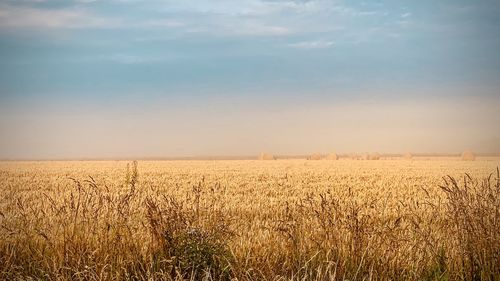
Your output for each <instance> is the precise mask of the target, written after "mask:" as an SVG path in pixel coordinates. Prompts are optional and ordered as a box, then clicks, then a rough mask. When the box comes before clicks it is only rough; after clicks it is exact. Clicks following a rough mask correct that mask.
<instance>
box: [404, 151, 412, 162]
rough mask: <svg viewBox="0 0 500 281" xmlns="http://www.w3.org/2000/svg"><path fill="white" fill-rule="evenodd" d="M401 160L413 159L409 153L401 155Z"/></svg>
mask: <svg viewBox="0 0 500 281" xmlns="http://www.w3.org/2000/svg"><path fill="white" fill-rule="evenodd" d="M402 157H403V159H406V160H411V159H412V158H413V155H412V154H411V153H409V152H406V153H405V154H403V155H402Z"/></svg>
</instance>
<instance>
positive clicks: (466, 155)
mask: <svg viewBox="0 0 500 281" xmlns="http://www.w3.org/2000/svg"><path fill="white" fill-rule="evenodd" d="M462 160H463V161H474V160H476V155H475V154H474V153H473V152H472V151H469V150H466V151H464V152H463V153H462Z"/></svg>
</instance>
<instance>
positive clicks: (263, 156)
mask: <svg viewBox="0 0 500 281" xmlns="http://www.w3.org/2000/svg"><path fill="white" fill-rule="evenodd" d="M259 160H276V157H274V155H272V154H269V153H264V152H262V153H261V154H260V155H259Z"/></svg>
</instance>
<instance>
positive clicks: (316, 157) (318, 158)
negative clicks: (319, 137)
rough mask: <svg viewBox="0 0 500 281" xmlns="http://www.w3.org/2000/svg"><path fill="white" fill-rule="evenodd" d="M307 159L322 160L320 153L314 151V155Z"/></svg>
mask: <svg viewBox="0 0 500 281" xmlns="http://www.w3.org/2000/svg"><path fill="white" fill-rule="evenodd" d="M307 160H321V155H320V154H318V153H314V154H313V155H311V156H309V157H308V158H307Z"/></svg>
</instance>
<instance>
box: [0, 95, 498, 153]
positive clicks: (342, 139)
mask: <svg viewBox="0 0 500 281" xmlns="http://www.w3.org/2000/svg"><path fill="white" fill-rule="evenodd" d="M498 105H499V103H498V100H497V99H488V100H485V99H473V98H467V99H460V100H456V99H450V100H447V99H439V100H395V101H387V100H385V101H381V102H378V101H376V100H359V101H344V102H338V103H335V102H331V103H326V104H323V103H321V102H311V103H302V104H300V103H291V104H284V103H282V102H281V101H279V100H275V101H261V102H259V101H242V100H231V99H221V100H217V99H215V100H196V101H189V102H188V101H185V100H177V101H170V102H167V101H162V102H158V103H155V104H149V103H148V104H140V103H138V104H136V105H132V104H129V105H126V106H123V105H122V106H119V107H114V106H112V105H110V106H109V107H106V106H105V107H96V106H91V105H73V106H68V107H59V106H58V105H57V104H54V105H46V106H40V105H37V107H33V108H30V109H28V108H23V109H18V108H9V109H4V110H2V113H1V120H0V131H1V132H2V138H1V139H0V155H1V157H2V158H26V159H30V158H49V159H50V158H116V157H120V158H123V157H125V158H126V157H181V156H208V155H211V156H214V155H257V154H258V153H259V152H260V151H268V152H272V153H275V154H308V153H312V152H320V153H327V152H331V151H336V152H341V153H347V152H363V151H378V152H386V153H398V152H406V151H411V152H445V153H457V152H461V151H463V150H465V149H471V150H473V151H477V152H498V151H500V135H499V124H498V120H500V111H499V110H498ZM23 110H24V111H23ZM21 111H23V112H24V113H23V114H18V113H17V112H21Z"/></svg>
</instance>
